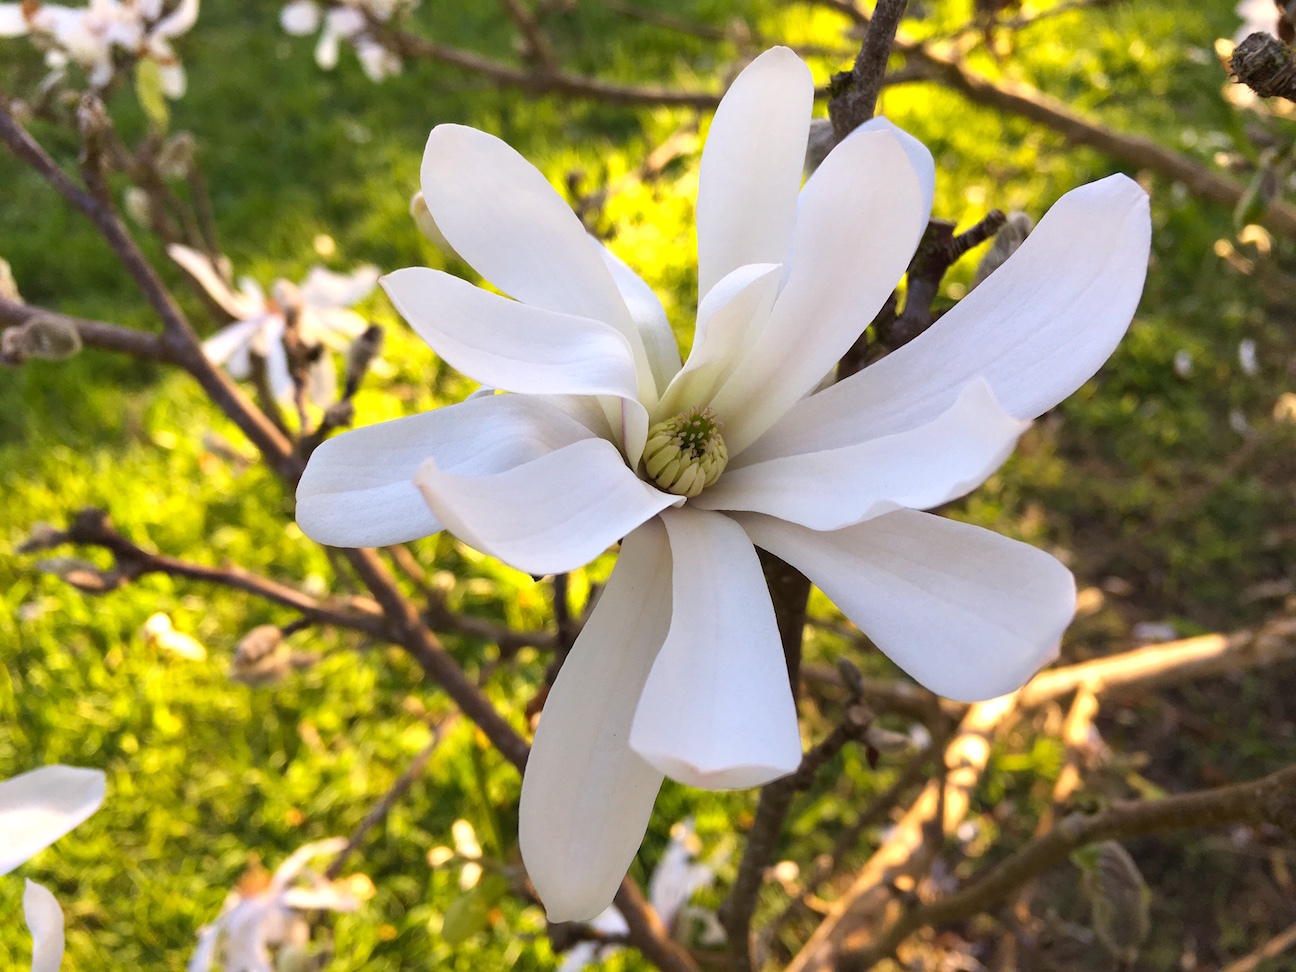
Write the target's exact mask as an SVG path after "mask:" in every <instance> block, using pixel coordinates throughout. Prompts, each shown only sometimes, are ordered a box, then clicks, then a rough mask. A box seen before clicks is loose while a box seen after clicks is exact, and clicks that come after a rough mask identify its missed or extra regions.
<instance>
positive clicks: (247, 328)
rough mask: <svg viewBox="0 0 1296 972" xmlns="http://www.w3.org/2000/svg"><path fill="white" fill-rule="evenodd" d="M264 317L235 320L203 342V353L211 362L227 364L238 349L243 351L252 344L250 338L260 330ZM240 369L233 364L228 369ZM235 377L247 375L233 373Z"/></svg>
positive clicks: (234, 370)
mask: <svg viewBox="0 0 1296 972" xmlns="http://www.w3.org/2000/svg"><path fill="white" fill-rule="evenodd" d="M264 323H265V319H264V318H263V317H261V316H260V315H258V316H256V317H253V318H252V319H251V320H246V321H235V322H234V323H233V324H229V325H227V326H226V327H222V328H221V329H220V330H219V331H217V332H216V333H215V334H213V335H212V336H211V337H209V338H208V339H207V340H206V341H204V342H203V354H205V355H206V356H207V360H208V361H210V362H211V363H212V364H228V363H230V362H231V359H233V358H234V356H235V355H236V354H238V352H239V351H245V350H247V348H248V347H249V346H251V344H252V339H253V338H255V337H256V334H257V332H258V331H259V330H261V326H262V324H264ZM239 370H240V369H239V368H238V367H237V366H236V365H234V366H231V367H230V371H231V372H232V373H233V372H236V371H239ZM234 377H235V378H243V377H247V376H246V374H243V375H239V374H235V375H234Z"/></svg>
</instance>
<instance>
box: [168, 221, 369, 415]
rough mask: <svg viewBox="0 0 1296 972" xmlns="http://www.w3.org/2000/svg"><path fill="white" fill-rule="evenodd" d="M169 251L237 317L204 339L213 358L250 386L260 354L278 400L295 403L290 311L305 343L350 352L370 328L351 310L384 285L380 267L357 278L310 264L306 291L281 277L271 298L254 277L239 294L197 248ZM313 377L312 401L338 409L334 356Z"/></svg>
mask: <svg viewBox="0 0 1296 972" xmlns="http://www.w3.org/2000/svg"><path fill="white" fill-rule="evenodd" d="M167 253H168V254H169V255H170V256H171V259H173V260H174V261H175V262H176V263H178V264H179V265H180V266H181V267H182V268H183V269H184V270H185V271H186V272H187V273H188V274H189V275H190V276H191V277H193V278H194V279H195V280H196V281H198V283H199V284H200V285H201V286H202V288H203V289H204V290H205V291H207V293H208V294H209V295H211V298H212V299H213V300H214V301H216V303H217V304H219V305H220V306H221V308H222V309H223V310H224V311H225V312H226V313H227V314H229V315H230V316H231V317H232V318H234V323H232V324H230V325H228V326H226V327H224V328H222V329H221V330H219V331H217V332H216V334H214V335H213V336H212V337H210V338H208V339H207V340H206V341H204V342H203V351H205V352H206V354H207V357H208V359H209V360H211V361H212V362H214V363H216V364H219V365H223V366H224V367H225V370H226V371H228V372H229V373H230V376H231V377H232V378H234V379H236V380H238V381H244V380H246V379H247V378H249V377H251V374H252V355H253V354H255V355H257V356H258V357H260V358H262V359H263V360H264V361H265V366H266V375H267V378H268V380H269V382H270V389H271V391H272V392H273V393H274V395H275V396H276V397H277V398H280V399H286V398H290V397H291V396H292V393H293V381H292V375H291V374H290V373H289V370H288V355H287V353H286V351H285V350H284V345H283V338H284V327H285V326H286V321H285V314H286V313H288V312H289V311H292V310H296V312H297V314H298V318H297V327H298V329H299V333H300V334H301V338H302V340H303V341H305V342H306V343H307V344H322V345H323V346H324V347H325V348H328V349H330V350H333V351H344V350H346V348H347V346H348V345H349V344H350V342H351V341H354V340H355V339H356V338H358V337H359V336H360V335H361V334H363V333H364V331H365V329H366V328H367V327H368V326H369V325H368V324H367V323H366V321H365V319H364V318H363V317H361V316H360V315H359V314H357V313H356V312H355V311H353V310H350V309H349V308H350V307H351V306H352V305H354V304H358V303H359V302H360V301H362V300H364V299H365V297H367V296H369V294H370V292H371V291H372V290H373V288H374V285H375V284H377V283H378V275H379V271H378V269H377V268H376V267H369V266H365V267H361V268H360V269H358V270H356V271H355V272H354V273H351V274H340V273H333V272H332V271H331V270H326V269H324V268H323V267H312V268H311V270H310V272H309V273H308V274H307V275H306V279H305V280H304V281H303V282H302V284H301V286H300V287H299V286H296V285H294V284H292V283H290V282H289V281H287V280H276V281H275V283H274V286H273V288H272V296H271V297H269V298H267V297H266V294H265V291H263V290H262V289H261V286H260V285H259V284H258V283H257V282H256V281H255V280H253V279H252V278H250V277H243V278H241V279H240V280H239V289H238V291H234V290H231V289H230V287H229V285H228V284H227V283H226V282H225V278H224V277H223V276H222V275H221V274H220V273H219V272H218V271H217V269H216V267H215V266H214V265H213V264H212V261H211V259H210V258H209V257H208V256H206V255H205V254H202V253H199V252H198V251H197V250H192V249H190V248H189V247H187V246H181V245H180V244H178V243H175V244H172V245H171V246H169V247H168V248H167ZM308 379H309V386H308V389H307V391H308V392H309V394H310V398H311V400H312V401H314V402H315V403H316V404H317V405H321V406H327V405H330V404H332V402H333V398H334V395H335V393H336V391H337V372H336V371H335V370H334V366H333V360H332V358H331V357H330V356H329V355H327V354H322V355H320V356H319V358H318V359H316V361H315V363H314V364H313V365H312V366H311V369H310V373H309V375H308Z"/></svg>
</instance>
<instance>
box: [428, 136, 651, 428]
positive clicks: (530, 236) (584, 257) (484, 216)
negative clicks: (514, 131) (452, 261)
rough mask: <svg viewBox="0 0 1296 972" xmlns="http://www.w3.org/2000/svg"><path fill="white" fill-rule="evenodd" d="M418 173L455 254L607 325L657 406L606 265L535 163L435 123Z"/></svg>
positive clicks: (543, 300)
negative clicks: (626, 347)
mask: <svg viewBox="0 0 1296 972" xmlns="http://www.w3.org/2000/svg"><path fill="white" fill-rule="evenodd" d="M422 181H423V198H424V200H425V201H426V203H427V207H428V210H429V211H430V212H431V214H432V216H433V218H434V219H435V221H436V224H437V226H438V227H440V229H441V232H442V233H444V234H445V237H446V239H447V240H449V242H450V245H451V246H452V247H453V248H454V250H455V252H457V253H458V254H459V255H460V256H461V257H463V258H464V259H465V260H466V261H468V263H469V264H470V265H471V266H472V268H473V269H474V270H476V271H477V272H478V273H480V274H481V275H482V276H483V277H485V278H486V279H487V280H489V281H490V282H491V283H493V284H494V285H495V286H496V287H498V288H499V289H500V290H502V291H503V292H504V293H506V294H508V295H509V296H511V297H514V298H516V299H517V300H520V301H522V302H523V303H526V304H532V305H534V306H536V307H541V308H544V309H545V310H551V311H558V312H559V313H562V314H571V315H573V316H575V317H589V318H593V319H594V320H596V321H602V322H603V323H605V324H610V325H612V326H613V327H615V328H616V329H617V330H618V331H620V332H621V334H622V335H623V336H624V337H625V339H626V340H627V341H629V342H630V346H631V348H633V349H634V353H635V364H636V371H637V374H638V376H639V385H640V397H641V398H643V399H644V404H645V405H647V406H649V407H651V406H652V405H654V404H656V382H655V381H654V380H653V376H652V367H651V365H650V364H649V363H648V357H647V353H646V352H645V350H644V346H643V341H642V340H641V339H640V337H639V329H638V328H637V327H636V326H635V322H634V321H633V320H632V319H631V317H630V312H629V310H627V308H626V305H625V301H623V300H622V299H621V293H620V291H619V290H618V289H617V285H616V283H615V281H613V279H612V274H611V272H610V271H609V270H608V268H607V266H606V265H605V264H604V262H603V258H602V257H601V256H600V255H599V252H598V249H597V248H596V247H595V246H593V245H592V244H591V242H590V239H589V234H587V233H586V232H585V227H584V226H582V225H581V222H580V220H579V219H577V218H576V214H575V213H573V212H572V211H571V208H570V207H569V206H568V205H567V204H566V203H565V202H564V201H563V199H562V197H561V196H559V195H558V193H557V192H556V191H555V190H554V188H553V186H551V185H549V182H548V180H546V179H545V177H544V176H543V175H541V174H540V172H539V170H537V169H536V168H535V166H533V165H532V164H531V163H530V162H528V161H527V160H526V159H524V158H523V157H522V156H521V155H519V154H518V153H517V152H516V151H514V150H513V149H512V148H510V147H509V146H508V145H507V144H506V143H504V142H503V141H501V140H500V139H498V138H496V137H495V136H494V135H488V134H486V133H485V132H479V131H477V130H476V129H475V128H467V127H465V126H463V125H438V126H437V127H436V128H434V129H432V134H431V135H430V136H428V142H427V148H426V150H425V151H424V153H423V169H422ZM649 399H651V400H649Z"/></svg>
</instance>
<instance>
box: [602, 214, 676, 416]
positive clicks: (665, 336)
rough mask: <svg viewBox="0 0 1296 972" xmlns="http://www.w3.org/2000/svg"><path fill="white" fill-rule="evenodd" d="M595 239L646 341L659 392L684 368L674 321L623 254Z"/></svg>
mask: <svg viewBox="0 0 1296 972" xmlns="http://www.w3.org/2000/svg"><path fill="white" fill-rule="evenodd" d="M591 242H593V243H594V244H595V245H596V246H597V247H598V248H599V255H600V256H602V257H603V262H604V263H605V264H606V265H607V268H608V270H609V272H611V274H612V279H613V281H615V282H616V285H617V290H619V291H621V299H622V300H624V301H625V305H626V309H627V310H628V311H630V316H631V317H632V318H633V319H634V322H635V326H636V327H638V328H639V337H640V338H641V339H642V340H643V344H644V352H645V353H646V354H647V355H648V364H649V365H650V366H651V367H652V373H653V380H654V381H655V383H656V385H657V393H658V394H661V391H662V389H664V388H665V387H666V386H667V385H668V384H669V383H670V380H671V379H672V378H674V377H675V372H677V371H679V369H680V353H679V342H677V341H676V340H675V332H674V331H672V330H671V326H670V321H669V320H667V318H666V308H664V307H662V304H661V301H660V300H659V299H658V298H657V295H656V294H655V293H653V289H652V288H651V287H649V286H648V285H647V284H646V283H644V281H643V278H641V277H640V276H639V274H637V273H635V272H634V271H633V270H631V269H630V267H628V266H627V265H626V264H625V263H624V262H623V261H622V260H621V259H620V257H618V256H617V255H616V254H615V253H613V252H612V251H611V250H609V249H608V248H607V247H606V246H604V245H603V244H602V243H600V242H599V241H598V240H591Z"/></svg>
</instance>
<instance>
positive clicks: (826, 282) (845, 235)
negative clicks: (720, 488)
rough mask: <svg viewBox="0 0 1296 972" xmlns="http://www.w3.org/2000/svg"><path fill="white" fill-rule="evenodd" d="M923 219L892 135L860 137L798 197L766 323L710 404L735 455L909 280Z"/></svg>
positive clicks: (915, 187) (913, 181)
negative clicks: (783, 274)
mask: <svg viewBox="0 0 1296 972" xmlns="http://www.w3.org/2000/svg"><path fill="white" fill-rule="evenodd" d="M925 219H926V214H925V211H924V209H923V203H922V189H921V186H920V185H919V181H918V177H917V175H915V173H914V168H913V165H912V164H911V163H910V162H909V156H908V155H907V154H905V151H904V149H903V148H902V147H901V145H900V143H899V141H897V139H896V137H895V136H894V135H892V134H891V133H890V132H889V131H856V132H854V133H852V134H851V135H850V136H849V137H848V138H847V139H846V140H845V141H843V142H842V143H841V144H840V145H838V146H837V147H836V148H835V149H833V150H832V152H831V153H829V155H828V158H826V159H825V160H824V162H823V164H822V165H821V166H819V168H818V169H817V170H816V171H815V174H814V176H812V177H811V179H810V181H809V182H807V183H806V187H805V190H804V191H803V192H802V193H801V199H800V203H799V205H798V207H797V221H796V228H795V230H794V232H793V240H792V254H791V258H790V259H791V266H790V269H789V272H788V278H787V282H786V284H784V286H783V289H782V291H781V292H780V293H779V296H778V300H777V301H775V303H774V309H773V310H772V311H771V312H770V317H769V321H768V323H767V324H766V325H765V327H764V329H763V330H762V331H761V332H760V334H759V336H758V337H757V338H756V341H755V343H754V344H753V345H752V347H751V349H750V350H749V351H748V352H747V354H746V356H745V357H744V358H743V360H742V361H741V362H740V363H739V365H738V367H737V368H735V369H734V371H733V373H732V374H731V375H730V376H729V379H728V381H726V382H725V384H724V386H723V387H722V388H721V389H720V391H719V393H718V394H717V395H716V396H715V398H714V399H713V400H712V402H711V405H712V407H713V408H714V409H715V410H716V412H717V414H718V415H719V416H720V418H721V420H722V421H723V422H724V423H725V432H724V437H725V443H726V445H728V447H729V455H730V456H737V455H738V454H739V453H741V452H742V451H743V449H745V448H746V447H747V446H749V445H750V444H751V443H752V442H754V441H755V440H756V439H757V438H759V437H760V435H761V434H762V433H763V432H765V430H766V429H768V428H769V427H770V426H771V425H773V424H774V423H775V422H776V421H777V420H778V419H779V418H780V417H781V416H782V415H783V413H785V412H786V411H787V410H788V409H789V408H791V407H792V405H793V404H794V403H795V402H796V401H797V400H798V399H799V398H801V397H802V396H803V395H805V394H807V393H808V392H810V391H811V390H812V389H813V388H814V387H815V386H816V385H817V384H819V382H820V380H822V378H823V376H824V375H825V374H827V373H828V371H829V370H830V369H831V368H832V367H833V365H834V363H836V361H837V359H838V358H840V357H841V356H842V355H843V354H845V353H846V351H847V350H848V349H849V348H850V346H851V345H852V344H853V343H854V342H855V339H856V338H857V337H859V335H860V333H861V332H862V331H863V330H864V328H865V327H867V326H868V323H869V321H871V320H872V319H873V315H874V314H875V313H876V312H877V310H878V308H880V307H881V306H882V304H883V302H884V301H885V300H886V299H887V297H888V296H889V295H890V293H891V291H892V289H894V287H895V284H896V281H898V280H899V279H900V276H901V274H903V273H904V271H905V267H906V266H908V264H909V258H910V256H911V255H912V253H913V251H914V247H916V246H917V245H918V240H919V238H920V237H921V236H922V232H923V229H924V228H925V226H926V221H925Z"/></svg>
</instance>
